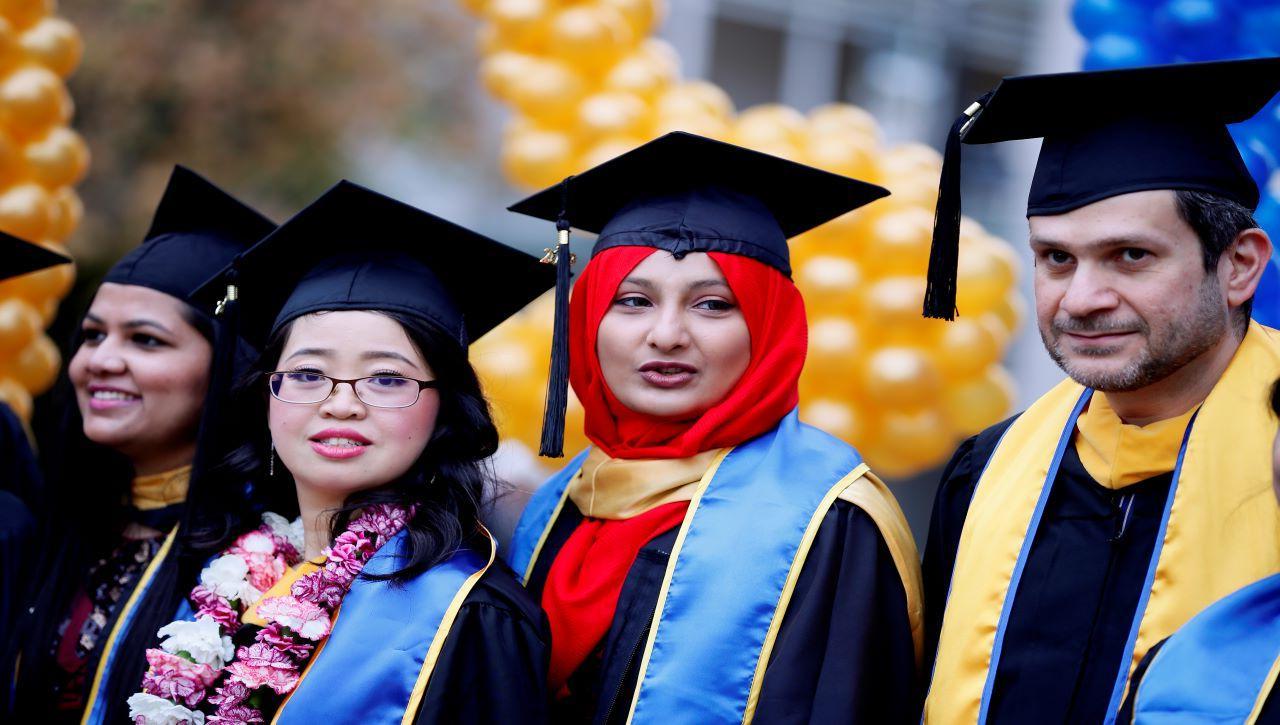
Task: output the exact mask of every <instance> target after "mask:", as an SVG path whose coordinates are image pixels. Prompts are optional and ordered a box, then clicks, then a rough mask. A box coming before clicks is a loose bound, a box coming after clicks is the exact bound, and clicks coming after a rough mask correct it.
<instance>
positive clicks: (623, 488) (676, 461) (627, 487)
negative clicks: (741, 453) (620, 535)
mask: <svg viewBox="0 0 1280 725" xmlns="http://www.w3.org/2000/svg"><path fill="white" fill-rule="evenodd" d="M721 450H722V449H720V448H716V449H713V450H710V451H703V452H702V453H698V454H696V455H693V456H689V457H688V458H636V459H628V458H610V457H609V456H608V455H606V454H605V453H604V452H602V451H601V450H600V449H599V448H592V449H591V452H590V453H588V454H587V460H586V461H585V462H584V463H583V464H582V469H581V470H579V471H578V475H576V476H574V477H573V480H571V481H570V482H569V491H568V493H569V498H570V499H571V500H572V501H573V503H574V505H575V506H577V507H578V510H579V511H581V512H582V515H583V516H588V517H590V518H594V519H629V518H632V517H633V516H639V515H640V514H642V513H644V512H646V511H650V510H652V509H655V508H657V507H659V506H662V505H664V504H669V503H673V502H675V501H688V500H690V499H692V498H693V493H694V491H695V490H696V489H697V488H698V482H699V481H701V480H702V476H703V474H705V473H706V472H707V469H709V468H711V464H712V462H714V461H715V459H716V456H717V455H718V454H719V453H720V451H721Z"/></svg>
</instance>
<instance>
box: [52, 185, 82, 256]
mask: <svg viewBox="0 0 1280 725" xmlns="http://www.w3.org/2000/svg"><path fill="white" fill-rule="evenodd" d="M49 202H50V203H49V228H48V230H47V231H46V232H45V237H46V238H47V239H52V240H54V241H57V242H61V241H66V239H67V238H68V237H70V236H71V233H72V232H73V231H75V229H76V227H78V226H80V220H81V219H82V218H84V203H83V202H81V201H80V195H79V194H77V193H76V192H75V189H72V188H71V187H69V186H64V187H62V188H61V189H58V190H57V191H55V192H53V195H52V196H51V197H50V199H49Z"/></svg>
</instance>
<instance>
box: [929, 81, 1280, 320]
mask: <svg viewBox="0 0 1280 725" xmlns="http://www.w3.org/2000/svg"><path fill="white" fill-rule="evenodd" d="M1277 91H1280V58H1255V59H1249V60H1236V61H1220V62H1210V63H1188V64H1179V65H1163V66H1149V67H1143V68H1128V69H1122V70H1107V71H1093V72H1081V73H1055V74H1049V75H1034V76H1018V77H1011V78H1005V79H1004V80H1002V81H1000V84H999V85H997V86H996V88H995V90H994V91H992V92H990V93H988V94H986V95H985V96H983V97H982V98H980V99H979V100H978V101H976V102H974V103H973V104H972V105H971V106H969V108H968V109H966V110H965V113H964V115H962V116H960V117H959V118H958V119H956V121H955V124H954V125H953V126H952V128H951V133H950V134H949V135H948V137H947V144H946V151H945V153H944V156H943V165H942V179H941V186H940V189H939V193H938V207H937V215H936V217H935V220H934V234H933V249H932V252H931V254H930V257H929V280H928V287H927V290H926V293H925V302H924V315H925V316H926V317H936V318H941V319H948V320H949V319H952V318H953V317H954V316H955V286H956V260H957V257H958V254H959V236H960V144H961V143H962V142H963V143H969V144H985V143H995V142H999V141H1013V140H1018V139H1030V138H1043V139H1044V142H1043V144H1042V145H1041V147H1040V158H1039V161H1038V162H1037V164H1036V171H1035V176H1034V177H1033V178H1032V181H1031V191H1030V194H1029V195H1028V199H1027V216H1040V215H1052V214H1065V213H1067V212H1069V211H1072V210H1074V209H1078V208H1080V207H1082V206H1086V205H1088V204H1092V203H1094V202H1096V201H1100V200H1102V199H1106V198H1109V197H1112V196H1117V195H1120V194H1128V193H1131V192H1135V191H1145V190H1151V189H1175V190H1188V191H1203V192H1209V193H1212V194H1216V195H1219V196H1222V197H1225V198H1227V199H1231V200H1233V201H1236V202H1239V203H1240V204H1242V205H1244V206H1246V207H1248V208H1250V209H1254V208H1256V207H1257V205H1258V199H1259V195H1258V188H1257V185H1256V184H1255V183H1254V181H1253V179H1252V177H1251V176H1250V175H1249V171H1248V169H1247V168H1246V167H1245V164H1244V161H1243V159H1241V158H1240V152H1239V150H1238V149H1237V148H1236V144H1235V142H1234V141H1233V140H1232V138H1231V135H1230V133H1229V132H1228V131H1227V124H1231V123H1239V122H1241V121H1244V120H1247V119H1248V118H1250V117H1251V116H1253V115H1254V114H1256V113H1257V112H1258V111H1260V110H1261V109H1262V107H1263V106H1265V105H1266V104H1267V103H1268V102H1269V101H1270V100H1271V98H1272V96H1274V95H1275V94H1276V92H1277Z"/></svg>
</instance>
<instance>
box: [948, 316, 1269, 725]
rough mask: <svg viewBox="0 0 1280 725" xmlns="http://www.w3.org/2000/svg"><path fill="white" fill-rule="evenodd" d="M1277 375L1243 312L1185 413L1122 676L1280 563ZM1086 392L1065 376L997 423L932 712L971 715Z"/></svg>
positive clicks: (953, 718) (961, 558) (961, 719)
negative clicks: (999, 431) (1198, 402)
mask: <svg viewBox="0 0 1280 725" xmlns="http://www.w3.org/2000/svg"><path fill="white" fill-rule="evenodd" d="M1277 377H1280V332H1277V331H1276V330H1272V329H1270V328H1267V327H1263V326H1261V325H1259V324H1257V323H1254V322H1251V323H1250V325H1249V330H1248V332H1247V334H1246V335H1245V338H1244V340H1243V342H1242V343H1241V344H1240V347H1239V349H1238V350H1237V351H1236V354H1235V356H1234V357H1233V358H1232V360H1231V363H1230V364H1229V365H1228V366H1227V370H1226V372H1225V373H1224V374H1223V376H1222V378H1221V379H1220V380H1219V381H1218V383H1217V385H1215V386H1214V388H1213V390H1212V391H1211V392H1210V393H1209V397H1208V398H1207V399H1206V400H1205V402H1204V404H1203V405H1202V406H1201V408H1200V411H1199V413H1198V414H1197V415H1196V418H1195V420H1194V422H1193V423H1192V430H1191V433H1190V436H1189V438H1188V440H1187V444H1186V453H1185V455H1184V456H1183V460H1182V464H1181V470H1180V473H1179V475H1178V476H1177V479H1176V480H1175V482H1174V485H1175V486H1176V487H1177V488H1176V489H1175V492H1174V499H1173V504H1172V507H1171V509H1170V511H1169V513H1168V523H1167V526H1166V528H1165V533H1164V539H1163V542H1162V543H1161V542H1157V550H1156V551H1157V556H1158V560H1157V563H1156V568H1155V575H1154V578H1153V580H1152V583H1151V588H1150V592H1149V595H1150V596H1149V599H1147V601H1146V607H1145V609H1142V610H1141V611H1140V612H1139V613H1138V615H1139V616H1140V618H1141V619H1140V624H1139V626H1138V632H1137V639H1136V642H1135V644H1134V648H1133V653H1132V657H1131V658H1130V661H1129V662H1128V663H1127V666H1128V670H1129V674H1130V675H1131V674H1132V672H1133V667H1134V666H1135V665H1136V664H1137V663H1138V661H1139V660H1140V659H1141V658H1142V656H1143V655H1144V654H1145V653H1146V652H1147V650H1148V649H1150V648H1151V646H1152V645H1154V644H1156V643H1157V642H1159V641H1160V640H1162V639H1164V638H1165V637H1168V636H1169V635H1170V634H1173V632H1174V630H1176V629H1177V628H1178V627H1180V626H1181V625H1182V624H1183V623H1185V622H1186V621H1187V620H1188V619H1190V618H1191V617H1192V616H1194V615H1195V614H1196V613H1198V612H1199V611H1200V610H1201V609H1203V608H1204V607H1205V606H1207V605H1209V604H1210V603H1212V602H1213V601H1215V600H1217V599H1219V598H1221V597H1223V596H1225V595H1227V594H1229V593H1231V592H1233V591H1235V590H1237V589H1239V588H1240V587H1242V586H1244V585H1246V584H1249V583H1251V582H1254V581H1257V580H1258V579H1261V578H1263V577H1266V576H1269V575H1271V574H1275V573H1277V572H1280V510H1278V509H1277V507H1276V502H1275V500H1274V498H1273V496H1272V493H1271V456H1270V451H1271V444H1272V440H1273V439H1274V438H1275V435H1276V427H1277V424H1276V420H1275V419H1274V418H1273V417H1272V415H1271V412H1270V410H1269V408H1268V406H1267V395H1268V391H1269V390H1270V386H1271V385H1272V383H1273V382H1275V380H1276V378H1277ZM1083 393H1084V389H1083V388H1082V387H1081V386H1080V385H1078V384H1076V383H1074V382H1072V381H1070V380H1066V381H1063V382H1062V383H1060V384H1058V386H1057V387H1055V388H1054V389H1053V390H1050V391H1049V392H1048V393H1047V394H1045V395H1044V396H1043V397H1042V398H1040V399H1039V400H1038V401H1036V402H1035V403H1034V404H1033V405H1032V406H1031V407H1030V408H1028V409H1027V411H1026V412H1024V413H1023V414H1022V415H1021V416H1020V417H1019V418H1018V419H1017V420H1016V421H1015V422H1014V423H1013V425H1011V426H1010V427H1009V429H1008V430H1007V431H1006V432H1005V434H1004V438H1003V439H1002V440H1001V441H1000V443H999V445H998V446H997V448H996V451H995V453H994V454H992V456H991V459H990V461H988V463H987V467H986V470H985V471H984V472H983V474H982V477H981V479H979V481H978V486H977V489H976V491H975V492H974V495H973V500H972V502H970V504H969V512H968V515H967V516H966V518H965V523H964V529H963V530H962V531H961V535H960V545H959V549H958V551H957V552H956V562H955V569H954V570H953V572H952V577H951V592H950V594H949V595H948V599H947V605H946V606H947V609H946V613H945V615H944V617H943V623H942V633H941V635H940V637H939V643H938V656H937V659H936V661H935V664H934V672H933V680H932V684H931V686H930V692H929V697H928V700H927V701H926V703H925V719H926V720H927V721H929V722H935V723H944V722H945V723H971V722H977V720H978V717H979V712H980V709H981V708H982V705H983V703H982V699H983V691H984V688H985V687H986V684H987V680H988V677H989V676H990V675H991V674H993V673H992V672H991V670H992V668H993V667H994V666H995V663H993V662H992V653H993V649H994V647H995V643H996V637H997V632H998V631H1002V630H1003V628H1004V624H1005V622H1004V621H1003V617H1004V615H1003V612H1004V610H1005V607H1006V604H1007V603H1006V599H1007V595H1008V590H1009V585H1010V582H1011V581H1012V579H1013V575H1014V570H1015V568H1016V567H1017V566H1018V563H1019V560H1020V558H1021V553H1022V549H1023V546H1024V543H1026V537H1027V536H1028V534H1029V533H1030V534H1032V535H1034V532H1029V528H1030V526H1031V523H1032V519H1033V516H1034V515H1035V514H1036V510H1037V506H1038V503H1039V501H1040V498H1041V493H1042V491H1043V490H1044V487H1045V485H1046V483H1047V480H1046V479H1047V477H1048V475H1049V471H1050V468H1051V467H1052V466H1053V463H1054V458H1055V453H1056V452H1057V449H1058V446H1059V442H1060V441H1061V439H1062V437H1063V435H1064V431H1066V430H1068V428H1073V426H1074V424H1073V421H1072V420H1071V414H1072V411H1073V410H1074V409H1075V406H1076V404H1077V402H1078V401H1079V399H1080V396H1081V395H1082V394H1083ZM1068 444H1069V442H1068ZM1010 603H1011V602H1010ZM1010 609H1011V607H1010ZM1015 644H1016V643H1015ZM1117 674H1119V673H1117Z"/></svg>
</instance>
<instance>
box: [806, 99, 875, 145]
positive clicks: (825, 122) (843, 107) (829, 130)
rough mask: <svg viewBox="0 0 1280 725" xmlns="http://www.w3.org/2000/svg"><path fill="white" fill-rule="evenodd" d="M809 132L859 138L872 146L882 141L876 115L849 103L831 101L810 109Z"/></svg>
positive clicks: (816, 134)
mask: <svg viewBox="0 0 1280 725" xmlns="http://www.w3.org/2000/svg"><path fill="white" fill-rule="evenodd" d="M809 133H810V134H811V135H813V136H840V137H846V138H857V139H858V140H859V141H861V142H863V143H867V144H869V145H871V146H876V145H877V144H879V142H880V124H879V123H877V122H876V118H875V116H872V115H871V114H870V113H867V112H866V111H864V110H862V109H861V108H858V107H857V106H851V105H849V104H848V103H831V104H827V105H825V106H819V107H817V108H815V109H813V110H812V111H810V112H809Z"/></svg>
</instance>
